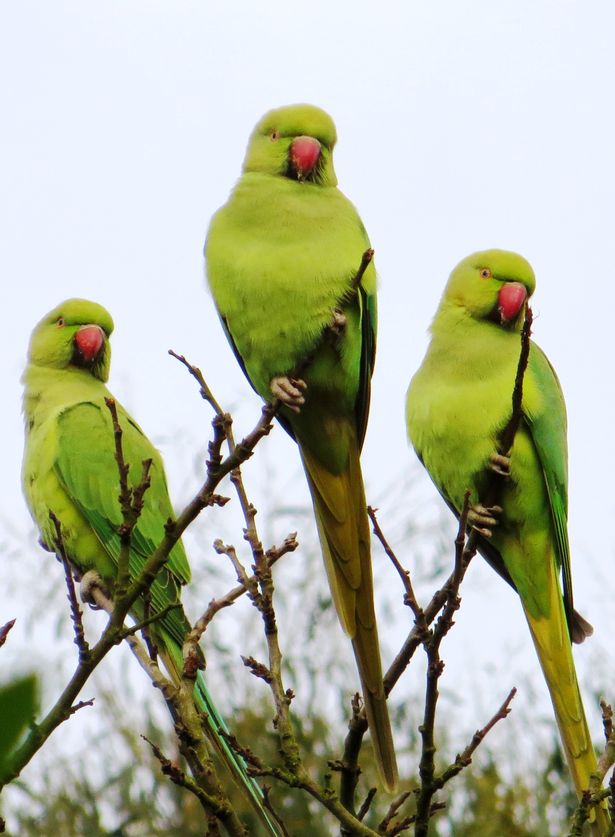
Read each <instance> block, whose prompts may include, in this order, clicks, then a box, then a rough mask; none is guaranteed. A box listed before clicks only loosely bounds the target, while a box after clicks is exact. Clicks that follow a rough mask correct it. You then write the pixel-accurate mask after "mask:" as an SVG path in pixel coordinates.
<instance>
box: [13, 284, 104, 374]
mask: <svg viewBox="0 0 615 837" xmlns="http://www.w3.org/2000/svg"><path fill="white" fill-rule="evenodd" d="M112 331H113V320H112V319H111V315H110V314H109V313H108V311H106V310H105V309H104V308H103V307H102V305H98V304H97V303H96V302H89V301H88V300H87V299H67V300H66V301H65V302H62V303H61V304H60V305H58V306H57V308H54V309H53V311H50V312H49V314H47V315H46V316H45V317H43V319H42V320H41V321H40V322H39V323H38V325H37V326H36V328H35V329H34V331H33V332H32V337H31V339H30V348H29V350H28V360H29V362H30V363H33V364H35V365H37V366H50V367H52V368H54V369H68V368H69V367H71V366H76V367H79V368H81V369H86V370H87V371H89V372H90V373H91V374H92V375H93V376H94V377H95V378H99V379H100V380H101V381H106V380H107V378H108V377H109V365H110V362H111V347H110V345H109V337H110V335H111V332H112Z"/></svg>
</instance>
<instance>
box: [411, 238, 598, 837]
mask: <svg viewBox="0 0 615 837" xmlns="http://www.w3.org/2000/svg"><path fill="white" fill-rule="evenodd" d="M534 286H535V279H534V273H533V271H532V268H531V267H530V265H529V264H528V262H527V261H526V260H525V259H524V258H522V257H521V256H519V255H517V254H516V253H510V252H507V251H504V250H487V251H485V252H480V253H474V254H473V255H471V256H468V258H466V259H464V260H463V261H462V262H461V263H460V264H459V265H457V267H456V268H455V269H454V270H453V272H452V274H451V276H450V278H449V281H448V284H447V285H446V288H445V289H444V294H443V296H442V300H441V302H440V307H439V308H438V310H437V312H436V315H435V317H434V320H433V323H432V325H431V342H430V344H429V348H428V350H427V354H426V356H425V359H424V360H423V364H422V366H421V367H420V369H419V370H418V372H417V373H416V375H415V376H414V378H413V379H412V381H411V383H410V388H409V390H408V399H407V422H408V435H409V438H410V441H411V442H412V444H413V446H414V448H415V450H416V452H417V454H418V456H419V458H420V460H421V462H422V463H423V465H424V466H425V467H426V468H427V471H428V472H429V474H430V476H431V478H432V480H433V481H434V483H435V484H436V487H437V488H438V490H439V491H440V493H441V494H442V496H443V498H444V499H445V501H446V502H447V504H448V505H449V506H450V507H451V508H452V509H453V511H454V512H455V513H456V514H457V515H459V514H460V512H461V509H462V506H463V502H464V493H465V491H466V489H469V490H470V491H471V504H472V505H471V507H470V513H469V518H468V519H469V522H470V523H471V524H472V525H473V526H474V528H476V529H477V532H478V535H479V551H480V552H481V553H482V554H483V555H484V557H485V558H486V559H487V561H488V562H489V563H490V564H491V565H492V566H493V567H494V568H495V569H496V570H497V571H498V572H499V573H500V574H501V575H502V576H503V577H504V578H505V579H506V581H508V582H509V583H510V584H511V585H512V586H513V587H514V588H515V589H516V590H517V592H518V594H519V597H520V599H521V604H522V606H523V610H524V613H525V616H526V619H527V622H528V624H529V627H530V631H531V634H532V639H533V640H534V645H535V646H536V651H537V653H538V658H539V660H540V665H541V666H542V670H543V672H544V676H545V679H546V682H547V686H548V688H549V692H550V694H551V700H552V702H553V707H554V709H555V717H556V719H557V723H558V726H559V730H560V734H561V739H562V743H563V747H564V752H565V754H566V759H567V761H568V765H569V767H570V772H571V774H572V778H573V781H574V785H575V788H576V790H577V793H578V794H579V796H580V795H581V793H582V791H583V790H584V789H587V788H588V786H589V780H590V774H591V773H592V771H593V770H595V769H596V757H595V754H594V749H593V747H592V742H591V736H590V733H589V729H588V726H587V721H586V719H585V711H584V709H583V703H582V701H581V695H580V693H579V686H578V683H577V678H576V673H575V668H574V662H573V659H572V653H571V646H570V642H571V639H572V641H574V642H582V641H583V640H584V639H585V636H587V635H589V634H591V631H592V629H591V626H590V625H589V624H588V623H587V622H586V621H585V620H584V619H583V618H582V617H581V616H580V615H579V614H578V613H577V612H576V611H575V610H574V608H573V601H572V582H571V573H570V552H569V546H568V534H567V506H568V502H567V484H568V466H567V445H566V408H565V405H564V399H563V396H562V391H561V388H560V384H559V381H558V379H557V376H556V374H555V372H554V370H553V367H552V366H551V364H550V363H549V361H548V360H547V358H546V357H545V355H544V354H543V352H542V351H541V350H540V349H539V348H538V346H536V344H535V343H533V342H532V343H531V347H530V353H529V361H528V366H527V370H526V372H525V376H524V379H523V401H522V411H523V418H522V421H521V424H520V426H519V428H518V430H517V433H516V436H515V439H514V443H513V446H512V450H511V451H510V452H506V455H502V454H501V453H498V451H497V441H498V435H499V434H500V433H501V432H502V430H503V429H504V427H505V426H506V425H507V424H508V422H509V420H510V418H511V411H512V392H513V388H514V383H515V378H516V374H517V367H518V362H519V355H520V350H521V341H520V332H521V329H522V326H523V322H524V317H525V311H526V305H527V300H528V298H529V297H530V296H531V294H532V293H533V291H534ZM490 470H495V471H499V472H500V473H503V474H504V475H505V476H506V477H507V478H506V479H505V481H504V482H503V489H502V492H501V495H500V496H501V499H500V500H498V505H497V506H493V507H490V508H486V507H485V506H483V505H481V502H480V501H481V499H482V498H484V497H485V494H486V491H487V485H488V483H489V481H490V479H491V477H490V476H489V472H490ZM560 575H561V579H562V582H561V584H560ZM597 816H598V818H599V820H600V819H601V818H603V817H604V816H605V815H604V812H603V811H601V810H598V812H597ZM604 833H606V832H604Z"/></svg>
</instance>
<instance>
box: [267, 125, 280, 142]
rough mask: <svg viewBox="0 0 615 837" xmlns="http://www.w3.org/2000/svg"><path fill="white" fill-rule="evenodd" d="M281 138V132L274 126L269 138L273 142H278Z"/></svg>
mask: <svg viewBox="0 0 615 837" xmlns="http://www.w3.org/2000/svg"><path fill="white" fill-rule="evenodd" d="M279 138H280V132H279V131H277V130H276V129H275V128H274V129H273V131H271V133H270V134H269V139H270V140H271V142H276V141H277V140H278V139H279Z"/></svg>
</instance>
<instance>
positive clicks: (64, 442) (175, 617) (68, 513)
mask: <svg viewBox="0 0 615 837" xmlns="http://www.w3.org/2000/svg"><path fill="white" fill-rule="evenodd" d="M112 331H113V320H112V319H111V316H110V315H109V313H108V312H107V311H106V310H105V309H104V308H102V307H101V306H100V305H98V304H96V303H94V302H89V301H87V300H83V299H70V300H67V301H66V302H63V303H62V304H61V305H59V306H58V307H57V308H55V309H54V310H53V311H51V312H50V313H49V314H47V315H46V316H45V317H43V319H42V320H41V321H40V322H39V323H38V325H37V326H36V328H35V329H34V332H33V333H32V337H31V340H30V348H29V353H28V365H27V367H26V370H25V373H24V375H23V383H24V388H25V389H24V417H25V426H26V439H25V451H24V461H23V487H24V493H25V496H26V500H27V502H28V506H29V508H30V512H31V514H32V517H33V518H34V521H35V522H36V524H37V526H38V528H39V530H40V533H41V540H42V542H43V543H44V544H45V545H46V547H47V548H49V549H51V550H52V551H53V547H54V543H55V529H54V527H53V524H52V521H51V520H50V518H49V512H50V510H51V511H53V512H54V513H55V515H56V516H57V518H58V519H59V520H60V522H61V524H62V530H63V537H64V543H65V547H66V551H67V554H68V556H69V559H70V561H71V563H72V565H73V567H74V569H75V571H76V574H77V576H78V577H81V576H83V574H84V573H86V572H87V571H88V570H96V571H97V572H98V574H99V575H100V576H101V578H102V579H103V581H104V582H105V584H106V585H107V586H108V587H109V589H112V588H113V582H114V579H115V577H116V572H117V562H118V555H119V551H120V540H119V535H118V528H119V526H120V525H121V523H122V515H121V511H120V506H119V502H118V491H119V482H118V468H117V463H116V461H115V443H114V436H113V426H112V420H111V415H110V413H109V410H108V409H107V407H106V405H105V397H108V398H110V397H111V393H110V392H109V390H108V389H107V388H106V386H105V383H104V382H105V381H106V380H107V378H108V375H109V365H110V356H111V349H110V346H109V337H110V335H111V332H112ZM117 412H118V418H119V421H120V424H121V426H122V430H123V450H124V456H125V459H126V462H128V463H129V464H130V465H131V469H130V477H131V482H132V484H133V485H136V484H137V483H138V481H139V479H140V477H141V463H142V462H143V460H145V459H151V460H152V466H151V470H150V476H151V487H150V488H149V490H148V491H147V493H146V495H145V504H144V507H143V512H142V514H141V516H140V517H139V520H138V523H137V525H136V527H135V529H134V532H133V537H132V544H131V550H130V557H129V570H130V577H131V579H134V578H135V577H136V576H137V575H138V574H139V573H140V571H141V570H142V568H143V566H144V564H145V562H146V560H147V559H148V557H149V556H150V555H151V553H152V552H153V551H154V550H155V549H156V547H157V546H158V544H159V543H160V542H161V540H162V539H163V537H164V527H165V522H166V521H167V520H168V519H169V518H172V517H173V516H174V515H173V509H172V507H171V502H170V500H169V495H168V490H167V483H166V478H165V474H164V468H163V464H162V459H161V457H160V454H159V453H158V451H157V450H156V448H155V447H154V446H153V445H152V443H151V442H150V441H149V439H148V438H147V437H146V436H145V435H144V433H143V431H142V430H141V428H140V427H139V426H138V425H137V424H136V423H135V422H134V421H133V419H132V418H131V417H130V416H129V415H128V413H127V412H126V411H125V410H124V409H123V408H122V407H121V406H120V405H119V404H117ZM189 580H190V567H189V565H188V560H187V558H186V553H185V551H184V547H183V545H182V543H181V541H178V542H177V543H176V544H175V546H174V547H173V549H172V550H171V553H170V555H169V559H168V563H167V564H166V565H165V566H164V567H163V569H161V570H160V572H159V573H158V575H157V577H156V579H155V581H154V583H153V584H152V586H151V591H150V592H151V607H152V613H155V612H156V611H161V610H163V609H164V608H165V607H167V606H168V605H170V604H173V603H178V604H179V601H180V588H181V585H182V584H186V583H187V582H188V581H189ZM132 615H133V616H134V617H135V618H136V619H141V618H143V616H144V607H143V601H141V600H137V601H136V602H135V605H134V609H133V612H132ZM189 629H190V627H189V623H188V621H187V619H186V616H185V614H184V611H183V609H182V608H181V606H179V607H175V608H173V609H172V610H170V611H169V612H168V613H167V614H166V615H165V616H164V617H163V618H162V619H160V620H159V621H157V622H155V623H153V625H152V628H151V632H152V636H153V639H154V641H155V642H156V644H157V647H158V652H159V655H160V657H161V659H162V660H163V662H164V664H165V667H166V669H167V671H168V673H169V675H170V676H171V678H172V679H173V681H174V682H175V683H179V678H180V676H181V672H182V670H183V656H182V643H183V641H184V637H185V635H186V632H187V631H188V630H189ZM194 699H195V704H196V706H197V708H198V709H199V711H200V712H201V713H203V718H204V722H205V724H206V726H207V730H206V731H207V734H208V738H209V740H210V741H211V743H212V745H213V746H214V747H215V749H216V751H217V753H218V754H219V756H220V757H221V758H222V760H223V762H224V763H225V765H226V766H227V768H228V769H229V770H230V772H231V774H232V775H233V777H234V779H235V781H236V782H237V784H238V785H239V787H240V788H241V789H242V790H243V792H244V795H247V797H248V799H249V801H250V802H251V804H252V807H253V808H254V809H255V810H256V812H257V814H258V816H259V818H260V820H261V822H262V823H263V825H264V826H265V828H266V831H267V833H268V834H272V835H277V834H279V831H278V830H277V828H275V826H274V825H273V824H272V822H271V821H270V818H269V815H268V813H267V812H266V810H265V809H264V808H263V802H262V799H263V797H262V792H261V790H260V788H259V787H258V785H257V784H256V782H255V781H254V779H252V778H251V777H250V776H248V774H247V772H246V767H245V765H244V763H243V760H242V759H241V758H240V757H239V756H238V755H237V754H236V753H235V752H234V751H233V750H232V749H231V748H230V747H229V745H228V743H227V742H226V740H225V739H224V737H223V735H222V734H221V733H220V732H219V730H220V729H222V730H224V731H227V727H226V725H225V723H224V721H223V719H222V717H221V715H220V713H219V712H218V710H217V709H216V706H215V705H214V703H213V701H212V699H211V697H210V695H209V693H208V691H207V688H206V685H205V680H204V678H203V674H202V672H200V671H199V672H198V675H197V679H196V683H195V690H194Z"/></svg>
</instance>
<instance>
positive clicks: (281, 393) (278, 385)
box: [269, 375, 307, 413]
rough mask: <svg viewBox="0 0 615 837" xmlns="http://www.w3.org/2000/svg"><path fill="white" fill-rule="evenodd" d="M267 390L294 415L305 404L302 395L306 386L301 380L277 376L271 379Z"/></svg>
mask: <svg viewBox="0 0 615 837" xmlns="http://www.w3.org/2000/svg"><path fill="white" fill-rule="evenodd" d="M269 388H270V389H271V393H272V395H273V397H274V398H278V399H279V400H280V401H281V402H282V404H284V406H285V407H288V409H289V410H292V411H293V412H294V413H298V412H300V411H301V407H302V406H303V405H304V404H305V398H304V397H303V393H304V392H305V390H306V389H307V384H306V383H305V381H303V380H301V378H289V377H288V376H287V375H278V376H277V377H276V378H272V380H271V383H270V384H269Z"/></svg>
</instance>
